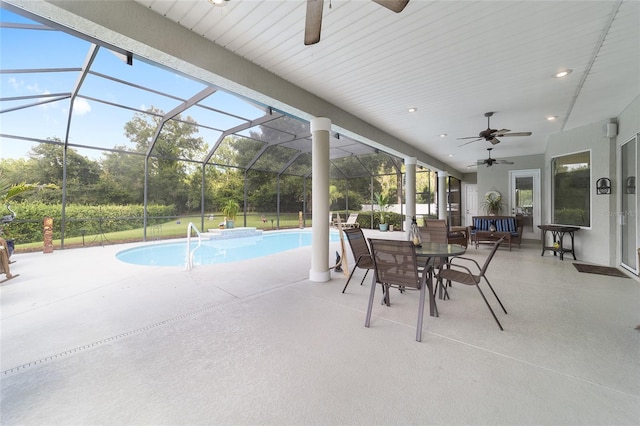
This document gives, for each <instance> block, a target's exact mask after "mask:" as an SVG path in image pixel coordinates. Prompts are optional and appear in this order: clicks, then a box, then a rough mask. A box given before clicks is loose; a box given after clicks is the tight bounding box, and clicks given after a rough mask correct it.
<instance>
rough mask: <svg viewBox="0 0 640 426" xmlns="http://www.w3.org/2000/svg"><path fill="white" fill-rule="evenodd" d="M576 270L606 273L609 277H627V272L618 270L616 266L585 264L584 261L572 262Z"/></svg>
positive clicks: (599, 273)
mask: <svg viewBox="0 0 640 426" xmlns="http://www.w3.org/2000/svg"><path fill="white" fill-rule="evenodd" d="M573 266H575V267H576V269H577V270H578V272H585V273H587V274H598V275H607V276H609V277H619V278H629V276H628V275H627V274H625V273H624V272H622V271H621V270H619V269H618V268H612V267H610V266H598V265H585V264H584V263H574V264H573Z"/></svg>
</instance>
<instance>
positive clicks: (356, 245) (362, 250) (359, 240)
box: [342, 228, 373, 267]
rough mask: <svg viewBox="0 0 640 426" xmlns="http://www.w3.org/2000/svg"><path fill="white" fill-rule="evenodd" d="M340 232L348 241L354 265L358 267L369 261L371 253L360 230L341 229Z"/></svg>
mask: <svg viewBox="0 0 640 426" xmlns="http://www.w3.org/2000/svg"><path fill="white" fill-rule="evenodd" d="M342 232H344V234H345V235H346V237H347V241H349V247H351V253H352V254H353V258H354V259H355V261H356V265H357V266H360V265H361V262H363V261H367V260H369V261H371V251H370V250H369V246H368V245H367V240H366V239H365V238H364V233H363V232H362V229H360V228H349V229H343V230H342ZM372 266H373V265H372ZM360 267H363V266H360Z"/></svg>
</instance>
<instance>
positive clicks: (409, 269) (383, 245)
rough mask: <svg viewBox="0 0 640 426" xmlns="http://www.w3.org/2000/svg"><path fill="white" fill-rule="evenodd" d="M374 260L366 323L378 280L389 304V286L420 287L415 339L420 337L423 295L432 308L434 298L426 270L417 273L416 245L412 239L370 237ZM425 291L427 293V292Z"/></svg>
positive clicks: (420, 339)
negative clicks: (427, 298)
mask: <svg viewBox="0 0 640 426" xmlns="http://www.w3.org/2000/svg"><path fill="white" fill-rule="evenodd" d="M369 245H370V246H371V252H372V257H373V264H374V278H373V282H372V283H371V293H370V294H369V306H368V307H367V316H366V319H365V323H364V325H365V327H369V325H370V323H371V312H372V310H373V300H374V298H375V291H376V287H378V284H381V285H382V290H383V292H384V299H385V300H386V301H387V304H389V289H390V288H392V287H393V288H399V289H400V290H419V291H420V302H419V305H418V324H417V326H416V341H418V342H420V341H422V322H423V317H424V299H425V297H426V296H427V295H428V297H429V304H430V307H431V309H432V311H433V309H434V308H435V299H434V298H433V296H432V291H433V288H432V287H433V286H432V284H431V280H427V279H426V278H427V276H428V274H427V273H422V274H420V272H419V270H418V262H417V258H416V249H415V246H414V245H413V242H412V241H401V240H381V239H369ZM427 291H428V292H429V293H427Z"/></svg>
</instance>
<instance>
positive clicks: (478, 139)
mask: <svg viewBox="0 0 640 426" xmlns="http://www.w3.org/2000/svg"><path fill="white" fill-rule="evenodd" d="M458 139H469V138H458ZM480 140H482V138H475V140H472V141H469V142H465V143H463V144H462V145H458V148H459V147H461V146H465V145H469V144H470V143H473V142H478V141H480Z"/></svg>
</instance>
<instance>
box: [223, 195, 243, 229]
mask: <svg viewBox="0 0 640 426" xmlns="http://www.w3.org/2000/svg"><path fill="white" fill-rule="evenodd" d="M239 211H240V205H239V204H238V203H237V202H236V201H234V200H227V203H226V204H225V205H224V206H223V207H222V213H223V214H224V215H225V217H226V219H225V220H226V227H227V228H233V227H234V221H235V220H236V216H237V215H238V212H239Z"/></svg>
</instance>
